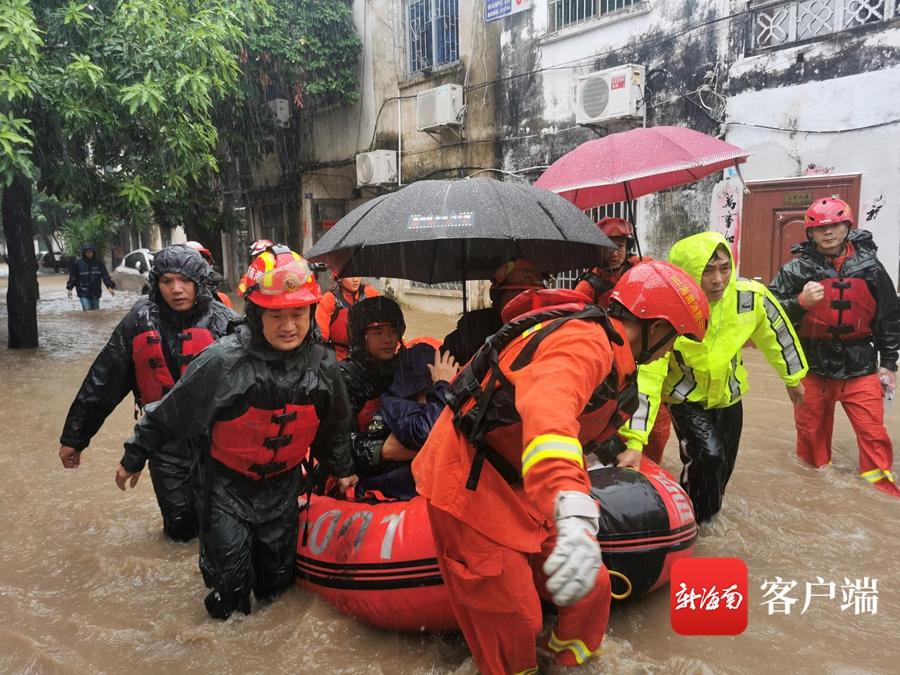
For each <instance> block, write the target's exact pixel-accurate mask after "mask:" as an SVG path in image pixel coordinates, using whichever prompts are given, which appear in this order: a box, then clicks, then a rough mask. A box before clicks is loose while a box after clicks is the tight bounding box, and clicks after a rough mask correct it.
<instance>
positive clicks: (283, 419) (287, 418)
mask: <svg viewBox="0 0 900 675" xmlns="http://www.w3.org/2000/svg"><path fill="white" fill-rule="evenodd" d="M295 419H297V411H296V410H292V411H290V412H286V413H278V414H276V415H272V424H279V425H280V424H287V423H288V422H293V421H294V420H295Z"/></svg>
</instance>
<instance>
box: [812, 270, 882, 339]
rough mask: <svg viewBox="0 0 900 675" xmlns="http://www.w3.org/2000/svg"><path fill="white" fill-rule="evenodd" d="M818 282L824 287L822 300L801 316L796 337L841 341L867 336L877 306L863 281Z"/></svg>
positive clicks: (831, 280) (843, 279)
mask: <svg viewBox="0 0 900 675" xmlns="http://www.w3.org/2000/svg"><path fill="white" fill-rule="evenodd" d="M819 283H820V284H822V285H823V286H824V287H825V297H824V298H822V299H821V300H819V302H817V303H816V304H815V305H813V306H812V307H811V308H809V309H808V310H807V311H806V314H804V315H803V319H802V320H801V322H800V330H799V331H798V332H799V333H800V336H801V337H804V338H810V339H812V340H842V341H847V340H861V339H863V338H867V337H869V336H870V335H871V334H872V321H873V319H874V318H875V311H876V309H877V303H876V302H875V298H873V297H872V292H871V291H870V290H869V286H868V284H867V283H866V280H865V279H860V278H858V277H846V278H839V277H838V278H835V277H830V278H828V279H823V280H822V281H820V282H819Z"/></svg>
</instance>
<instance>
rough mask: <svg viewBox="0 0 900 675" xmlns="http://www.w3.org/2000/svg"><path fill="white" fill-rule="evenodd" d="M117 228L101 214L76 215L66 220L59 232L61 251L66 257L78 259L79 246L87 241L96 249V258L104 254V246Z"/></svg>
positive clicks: (113, 222)
mask: <svg viewBox="0 0 900 675" xmlns="http://www.w3.org/2000/svg"><path fill="white" fill-rule="evenodd" d="M118 227H119V223H117V222H116V221H114V220H111V219H110V218H109V216H107V215H104V214H102V213H93V214H90V215H85V214H78V215H74V216H72V217H71V218H69V219H68V220H66V222H65V224H64V225H63V226H62V228H61V229H60V230H59V234H60V239H62V245H63V250H64V251H65V253H66V254H67V255H70V256H72V257H75V258H77V257H79V256H80V255H81V245H82V244H83V243H84V242H86V241H89V242H91V243H92V244H93V245H94V246H96V247H97V257H98V258H102V257H103V256H104V254H105V253H106V245H107V242H108V241H109V240H110V238H111V237H112V235H113V234H115V232H116V230H117V229H118Z"/></svg>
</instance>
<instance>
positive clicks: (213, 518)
mask: <svg viewBox="0 0 900 675" xmlns="http://www.w3.org/2000/svg"><path fill="white" fill-rule="evenodd" d="M192 255H196V254H194V253H193V252H192ZM197 259H198V260H199V256H198V257H197ZM201 262H202V261H201ZM203 265H204V266H205V265H206V263H203ZM238 290H239V292H240V293H241V295H242V296H243V298H244V300H245V302H246V314H247V316H246V321H245V323H244V324H242V325H240V326H238V327H237V330H236V332H235V333H234V334H233V335H229V336H227V337H224V338H222V339H221V340H219V341H218V342H216V343H214V344H213V345H210V346H209V347H207V348H206V349H205V350H203V352H202V353H201V354H200V355H199V356H198V357H197V358H196V359H194V360H193V362H192V363H191V365H190V366H189V367H188V369H187V371H186V372H185V373H184V375H182V377H181V379H179V380H178V382H177V383H176V384H175V386H174V387H173V388H172V390H171V391H170V392H169V393H168V394H167V395H166V396H165V397H164V398H163V399H162V400H161V401H160V402H159V403H158V404H157V405H148V406H147V407H146V414H145V415H144V417H143V418H142V419H141V421H140V423H139V424H138V425H137V427H136V428H135V431H134V435H133V436H132V437H131V438H130V439H129V440H128V441H127V442H126V443H125V453H124V455H123V457H122V460H121V462H120V464H119V467H118V470H117V471H116V484H117V485H118V486H119V488H120V489H121V490H124V489H125V487H126V484H127V483H130V484H131V487H132V488H133V487H134V486H135V485H136V484H137V482H138V479H139V477H140V474H141V471H142V470H143V468H144V464H145V463H146V461H147V459H148V457H149V458H153V457H154V456H155V455H156V454H157V453H158V452H159V451H160V449H162V448H165V447H173V444H172V441H175V440H180V441H182V442H183V443H182V444H180V445H176V446H174V447H177V448H179V449H180V448H185V449H184V451H183V452H185V453H187V452H188V449H187V443H188V441H189V440H194V441H196V440H197V439H200V438H203V437H205V435H206V434H207V432H208V434H209V436H208V437H209V441H208V442H206V443H203V444H201V443H199V442H198V443H196V445H204V446H205V447H202V448H198V450H199V452H198V455H199V456H198V457H196V459H197V467H196V469H195V471H196V472H197V473H195V474H194V475H193V476H192V477H193V478H195V479H196V481H195V482H194V483H193V485H194V486H195V487H199V488H202V489H198V490H196V491H195V496H196V497H198V501H202V504H198V506H199V508H198V512H199V513H201V514H202V515H201V518H202V521H201V522H202V527H201V528H200V569H201V572H202V573H203V579H204V581H205V582H206V585H207V587H208V588H211V589H212V590H211V591H210V593H209V594H208V595H207V596H206V599H205V601H204V604H205V605H206V610H207V612H209V615H210V616H211V617H213V618H216V619H227V618H228V617H229V616H230V615H231V614H232V613H233V612H234V611H241V612H243V613H244V614H249V613H250V593H251V591H252V593H253V594H254V595H255V596H256V598H257V600H269V599H273V598H274V597H275V596H277V595H278V594H280V593H281V592H282V591H284V590H285V589H287V588H289V587H290V586H291V585H292V584H293V582H294V569H295V562H294V556H295V552H296V547H297V535H298V502H297V495H298V494H299V493H300V491H301V486H302V483H303V476H302V474H301V466H302V465H303V464H304V463H305V460H306V459H307V458H308V456H309V455H310V454H312V455H313V456H314V457H315V458H316V459H317V460H318V461H319V462H320V463H322V464H323V465H324V466H325V467H326V468H327V470H328V471H330V473H331V475H333V476H335V478H336V479H337V480H338V484H339V485H340V486H341V487H342V488H344V489H346V488H350V487H352V486H353V485H354V484H355V483H356V481H357V478H356V476H355V474H354V472H353V461H352V458H351V456H350V448H349V421H350V416H349V401H348V400H347V392H346V389H345V388H344V386H343V384H342V382H341V375H340V371H339V369H338V364H337V361H336V360H335V357H334V353H333V352H332V351H331V350H330V349H328V348H327V347H326V346H325V345H324V344H322V343H321V341H320V340H319V339H318V336H317V334H316V333H315V331H313V330H311V325H313V319H312V310H313V308H314V307H315V304H316V303H317V302H318V301H319V300H320V299H321V297H322V292H321V290H320V289H319V285H318V284H317V283H316V281H315V277H314V276H313V274H312V271H311V270H310V268H309V265H308V264H307V262H306V261H305V260H304V259H303V258H302V257H301V256H300V255H299V254H297V253H295V252H293V251H291V250H290V249H288V248H287V247H286V246H272V247H269V248H268V249H267V250H266V251H264V252H263V253H261V254H260V255H259V256H258V257H257V258H256V259H255V260H254V261H253V263H252V264H251V265H250V267H249V269H248V270H247V273H246V274H245V275H244V277H243V278H242V279H241V282H240V285H239V287H238Z"/></svg>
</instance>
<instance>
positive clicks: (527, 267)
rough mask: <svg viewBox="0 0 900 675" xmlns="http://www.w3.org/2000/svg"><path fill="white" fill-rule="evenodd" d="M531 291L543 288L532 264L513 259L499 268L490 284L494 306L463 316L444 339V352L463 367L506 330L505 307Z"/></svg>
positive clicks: (523, 260) (442, 349)
mask: <svg viewBox="0 0 900 675" xmlns="http://www.w3.org/2000/svg"><path fill="white" fill-rule="evenodd" d="M529 288H544V280H543V279H542V278H541V274H540V272H538V270H537V268H536V267H535V266H534V265H532V264H531V262H530V261H528V260H526V259H525V258H513V259H512V260H510V261H509V262H505V263H503V264H502V265H500V267H498V268H497V271H496V272H494V278H493V280H492V281H491V289H490V295H491V306H490V307H485V308H484V309H476V310H474V311H472V312H466V313H465V314H463V315H462V316H461V317H460V319H459V321H458V322H457V324H456V329H455V330H454V331H453V332H452V333H449V334H448V335H447V336H446V337H445V338H444V344H443V347H442V348H441V351H445V350H446V351H448V352H450V354H452V355H453V358H455V359H456V361H457V363H459V364H461V365H462V364H465V363H467V362H468V361H469V359H471V358H472V357H473V356H474V355H475V352H477V351H478V350H479V349H480V348H481V345H483V344H484V341H485V340H486V339H487V337H488V336H490V335H493V334H494V333H496V332H497V331H498V330H500V328H501V327H502V326H503V323H504V322H503V320H502V319H501V318H500V312H502V311H503V308H504V307H506V304H507V303H508V302H509V301H510V300H512V299H513V298H514V297H516V296H517V295H518V294H519V293H521V292H522V291H526V290H528V289H529Z"/></svg>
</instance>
